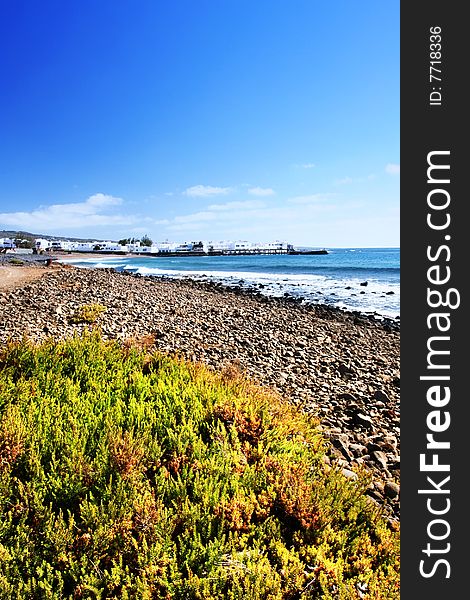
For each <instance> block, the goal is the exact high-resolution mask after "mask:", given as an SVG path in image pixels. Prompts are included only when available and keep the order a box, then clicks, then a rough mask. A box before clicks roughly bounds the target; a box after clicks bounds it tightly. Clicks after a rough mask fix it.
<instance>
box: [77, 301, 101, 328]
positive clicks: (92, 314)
mask: <svg viewBox="0 0 470 600" xmlns="http://www.w3.org/2000/svg"><path fill="white" fill-rule="evenodd" d="M105 310H106V306H103V305H102V304H82V306H79V307H78V308H77V309H76V311H75V312H74V313H73V315H72V316H71V317H70V318H69V323H89V324H93V323H96V321H97V320H98V317H99V316H100V315H101V313H103V312H104V311H105Z"/></svg>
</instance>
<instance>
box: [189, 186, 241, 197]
mask: <svg viewBox="0 0 470 600" xmlns="http://www.w3.org/2000/svg"><path fill="white" fill-rule="evenodd" d="M231 191H232V188H229V187H216V186H213V185H193V186H192V187H189V188H187V189H186V190H185V191H184V192H183V194H185V195H186V196H196V197H207V196H220V195H225V194H229V193H230V192H231Z"/></svg>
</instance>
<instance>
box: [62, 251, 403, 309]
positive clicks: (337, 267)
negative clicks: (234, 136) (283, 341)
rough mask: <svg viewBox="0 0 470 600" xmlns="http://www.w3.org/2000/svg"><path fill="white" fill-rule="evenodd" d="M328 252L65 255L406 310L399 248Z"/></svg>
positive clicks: (88, 262)
mask: <svg viewBox="0 0 470 600" xmlns="http://www.w3.org/2000/svg"><path fill="white" fill-rule="evenodd" d="M327 250H328V254H325V255H305V256H299V255H282V254H281V255H252V256H201V257H194V256H186V257H185V256H181V257H180V256H178V257H166V258H165V257H151V256H132V257H127V256H122V257H121V256H110V257H107V256H103V255H99V256H96V258H95V257H93V258H80V257H78V256H74V257H73V258H72V257H71V258H64V259H61V261H62V262H67V263H71V264H73V265H75V266H78V267H88V268H114V269H116V270H117V271H123V270H125V271H130V272H132V273H140V274H141V275H155V276H159V277H170V278H186V277H191V278H193V279H198V280H206V281H217V282H220V283H223V284H224V285H227V286H239V287H244V288H252V289H256V290H257V291H259V292H260V293H262V294H265V295H269V296H285V295H290V296H294V297H297V298H300V299H301V300H302V301H303V302H305V303H315V304H318V303H321V304H327V305H330V306H335V307H338V308H342V309H346V310H351V311H359V312H361V313H364V314H369V315H370V314H373V315H375V316H376V317H378V318H381V317H388V318H393V319H398V318H399V316H400V249H399V248H327Z"/></svg>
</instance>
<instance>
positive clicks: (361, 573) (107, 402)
mask: <svg viewBox="0 0 470 600" xmlns="http://www.w3.org/2000/svg"><path fill="white" fill-rule="evenodd" d="M324 451H325V442H324V440H323V438H322V437H321V435H320V434H319V432H318V430H317V427H316V423H315V422H314V421H313V420H312V419H311V418H308V417H307V416H305V415H304V414H303V413H301V412H300V411H299V410H298V409H296V408H294V407H292V406H290V405H289V404H288V403H286V402H284V401H282V399H280V398H279V397H278V396H276V395H274V393H272V392H269V391H267V390H265V389H262V388H260V387H257V386H255V385H253V384H252V383H250V382H249V381H248V380H246V379H245V378H244V377H243V376H242V375H241V374H240V373H239V372H238V371H237V369H232V370H230V369H228V370H225V371H224V372H221V373H215V372H213V371H210V370H208V369H207V368H205V367H203V366H201V365H200V364H195V363H186V362H183V361H181V360H178V359H175V358H171V357H169V356H166V355H163V354H159V353H157V352H152V353H151V352H150V351H149V340H147V341H146V343H144V344H138V343H137V342H136V343H135V344H130V343H127V344H126V345H123V344H119V343H118V342H116V341H108V342H105V341H103V340H102V339H101V338H100V336H99V334H98V333H97V332H96V331H93V332H86V333H85V334H84V335H83V336H81V337H79V336H75V337H74V338H69V339H68V340H65V341H53V340H48V341H46V342H44V343H42V344H41V345H34V344H32V343H31V342H28V341H27V340H23V341H22V342H19V343H13V342H12V343H9V344H7V345H6V347H4V348H3V349H2V350H0V511H1V512H0V514H1V520H0V598H2V599H3V598H5V599H7V598H8V599H9V600H10V599H11V600H20V599H21V600H22V599H25V598H50V599H56V600H59V599H61V600H63V599H80V598H102V599H104V598H129V599H133V598H143V599H153V598H167V599H176V600H180V599H181V600H183V599H184V600H188V599H189V600H191V599H201V600H212V599H214V600H215V599H222V598H229V599H240V600H242V599H245V598H250V599H254V600H257V599H260V600H261V599H270V600H294V599H296V598H302V599H303V598H325V599H333V598H334V599H341V600H349V599H357V598H361V599H363V600H372V599H374V600H379V599H383V600H389V599H398V598H399V530H398V527H396V526H392V525H391V524H390V523H388V521H387V520H385V519H384V518H383V517H382V515H381V513H380V511H378V509H377V508H374V507H372V505H371V503H370V501H369V500H368V499H367V497H366V496H365V495H364V491H365V489H366V487H367V484H368V481H367V477H366V476H365V475H364V474H362V473H360V472H359V473H358V479H357V481H352V480H348V479H346V478H345V477H344V476H343V475H342V473H341V472H340V471H337V470H335V469H328V470H327V469H326V466H325V464H324V462H323V454H324Z"/></svg>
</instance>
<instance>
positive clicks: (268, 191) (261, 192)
mask: <svg viewBox="0 0 470 600" xmlns="http://www.w3.org/2000/svg"><path fill="white" fill-rule="evenodd" d="M248 193H249V194H252V195H253V196H274V194H275V193H276V192H275V191H274V190H273V189H272V188H262V187H252V188H250V189H249V190H248Z"/></svg>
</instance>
